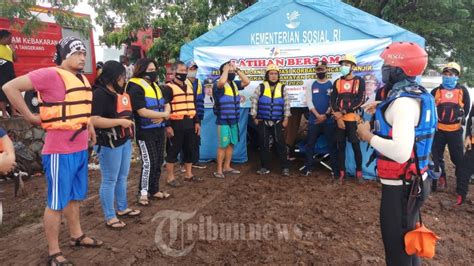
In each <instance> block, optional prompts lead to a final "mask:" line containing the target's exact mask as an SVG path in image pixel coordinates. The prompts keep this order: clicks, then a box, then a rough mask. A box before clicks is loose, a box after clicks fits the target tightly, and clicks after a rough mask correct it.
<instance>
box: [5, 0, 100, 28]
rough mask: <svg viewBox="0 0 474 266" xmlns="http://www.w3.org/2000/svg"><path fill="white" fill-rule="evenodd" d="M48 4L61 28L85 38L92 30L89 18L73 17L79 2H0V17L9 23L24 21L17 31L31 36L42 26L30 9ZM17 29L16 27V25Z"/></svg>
mask: <svg viewBox="0 0 474 266" xmlns="http://www.w3.org/2000/svg"><path fill="white" fill-rule="evenodd" d="M45 2H46V3H48V4H50V5H51V8H52V9H51V11H50V13H51V15H52V16H54V18H55V20H56V22H57V23H58V24H59V25H61V26H62V27H67V28H72V29H73V30H75V31H78V32H79V33H80V34H82V35H83V36H85V37H87V36H88V35H89V33H90V31H91V29H92V21H91V20H90V18H89V17H80V16H74V15H73V13H72V12H73V8H74V7H75V6H76V5H77V4H78V3H79V0H66V1H59V0H53V1H40V0H21V1H18V0H2V1H0V17H6V18H9V19H10V20H11V21H13V19H15V18H20V19H22V20H24V21H25V24H24V25H23V27H21V28H20V29H19V30H21V32H22V33H23V34H25V35H32V34H33V33H34V32H35V31H37V30H38V29H39V28H40V27H42V26H43V24H42V23H41V22H40V21H39V19H38V15H37V14H35V13H34V12H32V10H31V9H32V8H33V7H34V6H37V5H39V4H44V3H45ZM16 26H17V27H19V26H18V25H16Z"/></svg>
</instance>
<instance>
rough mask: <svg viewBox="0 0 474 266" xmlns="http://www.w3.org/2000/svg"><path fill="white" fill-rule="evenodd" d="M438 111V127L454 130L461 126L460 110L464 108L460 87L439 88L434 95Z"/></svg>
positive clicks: (444, 129)
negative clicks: (450, 88)
mask: <svg viewBox="0 0 474 266" xmlns="http://www.w3.org/2000/svg"><path fill="white" fill-rule="evenodd" d="M435 102H436V108H437V111H438V129H440V130H443V131H456V130H459V129H460V128H461V117H460V112H461V110H462V109H463V108H464V103H463V91H462V89H461V88H454V89H452V90H448V89H445V88H441V87H440V88H439V89H438V91H437V92H436V95H435Z"/></svg>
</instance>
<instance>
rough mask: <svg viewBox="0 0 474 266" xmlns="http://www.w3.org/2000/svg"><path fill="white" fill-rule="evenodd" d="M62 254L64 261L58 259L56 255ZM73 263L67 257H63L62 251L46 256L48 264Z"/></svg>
mask: <svg viewBox="0 0 474 266" xmlns="http://www.w3.org/2000/svg"><path fill="white" fill-rule="evenodd" d="M61 256H63V258H64V261H61V262H60V261H58V257H61ZM53 263H54V265H74V263H72V262H71V261H69V260H68V259H66V257H64V255H63V253H62V252H58V253H54V254H53V255H49V256H48V263H47V264H48V265H53Z"/></svg>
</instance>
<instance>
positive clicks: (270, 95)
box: [257, 81, 285, 121]
mask: <svg viewBox="0 0 474 266" xmlns="http://www.w3.org/2000/svg"><path fill="white" fill-rule="evenodd" d="M283 87H284V86H283V84H281V82H278V83H277V84H276V86H275V88H274V89H273V91H272V89H271V87H270V84H269V83H268V82H267V81H265V82H263V91H262V92H261V93H260V98H259V99H258V109H257V119H262V120H271V121H279V120H282V119H283V115H284V110H285V99H284V98H283Z"/></svg>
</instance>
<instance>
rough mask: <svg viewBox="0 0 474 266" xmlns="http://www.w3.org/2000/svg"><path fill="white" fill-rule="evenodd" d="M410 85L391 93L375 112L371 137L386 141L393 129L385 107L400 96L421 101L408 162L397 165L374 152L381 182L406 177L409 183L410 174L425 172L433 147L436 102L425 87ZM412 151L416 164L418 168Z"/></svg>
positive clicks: (436, 118)
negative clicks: (388, 120)
mask: <svg viewBox="0 0 474 266" xmlns="http://www.w3.org/2000/svg"><path fill="white" fill-rule="evenodd" d="M409 84H410V85H411V86H405V87H403V88H402V89H399V90H397V92H395V93H393V94H392V93H390V94H389V95H388V98H387V99H386V100H384V101H383V102H382V103H380V104H379V105H378V106H377V110H376V112H375V120H374V134H376V135H377V136H380V137H382V138H385V139H391V138H392V126H391V125H390V124H388V123H387V121H386V120H385V117H384V114H385V110H386V109H387V107H388V106H390V104H391V103H392V102H393V101H395V100H396V99H399V98H401V97H410V98H413V99H417V100H419V101H420V108H421V110H420V119H419V122H418V125H417V126H416V127H415V145H414V147H413V151H412V154H411V156H410V159H409V160H408V161H407V162H404V163H398V162H395V161H393V160H391V159H390V158H387V157H385V156H383V155H382V154H380V153H377V175H378V176H379V177H380V178H383V179H403V178H405V179H406V180H411V178H412V176H413V175H417V174H423V173H424V172H426V171H427V170H428V164H429V162H430V160H429V155H430V152H431V145H432V144H433V138H434V134H435V131H436V126H437V122H438V117H437V114H436V105H435V100H434V97H433V96H432V95H431V94H430V93H429V92H428V91H426V89H425V88H423V87H421V86H418V85H416V84H414V83H409ZM395 86H396V85H395ZM395 86H394V87H395ZM415 151H416V157H418V162H419V165H418V167H419V168H418V169H417V166H416V158H415Z"/></svg>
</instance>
